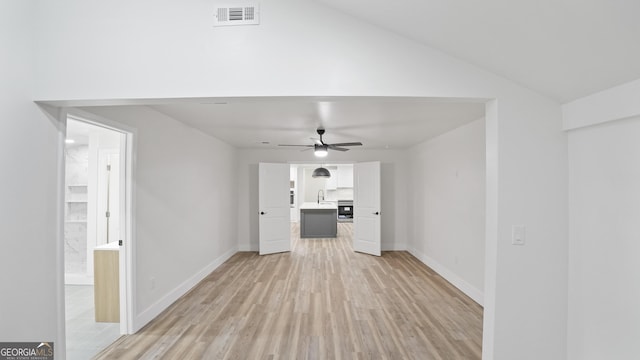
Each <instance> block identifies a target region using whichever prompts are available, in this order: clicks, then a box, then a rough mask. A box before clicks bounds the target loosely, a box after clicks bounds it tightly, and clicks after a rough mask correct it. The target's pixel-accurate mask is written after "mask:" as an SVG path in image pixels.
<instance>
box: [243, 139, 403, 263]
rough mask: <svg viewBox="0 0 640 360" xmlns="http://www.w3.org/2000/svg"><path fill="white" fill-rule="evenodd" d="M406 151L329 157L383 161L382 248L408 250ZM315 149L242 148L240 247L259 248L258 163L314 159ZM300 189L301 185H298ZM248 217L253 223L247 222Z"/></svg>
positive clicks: (343, 154) (357, 152) (336, 153)
mask: <svg viewBox="0 0 640 360" xmlns="http://www.w3.org/2000/svg"><path fill="white" fill-rule="evenodd" d="M405 157H406V153H405V151H403V150H366V151H365V150H356V149H353V150H350V151H348V152H346V153H338V152H334V153H332V154H330V155H329V157H328V161H331V162H337V161H341V162H345V161H353V162H359V161H378V160H379V161H380V162H381V179H380V180H381V192H382V198H381V206H382V211H381V213H382V214H383V217H382V225H381V227H382V229H381V230H382V239H381V241H382V249H383V250H391V249H396V250H404V249H406V240H407V231H406V229H407V215H406V214H407V189H406V179H407V178H406V174H407V167H406V166H407V165H406V160H405ZM314 161H315V159H314V156H313V153H309V152H305V153H301V152H300V151H296V150H266V149H265V150H256V149H242V150H239V151H238V201H239V202H238V244H239V247H240V250H243V251H257V250H258V240H259V233H258V163H260V162H280V163H286V162H304V163H313V162H314ZM298 189H300V188H298ZM247 221H248V222H249V226H247Z"/></svg>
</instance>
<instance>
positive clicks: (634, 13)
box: [315, 0, 640, 103]
mask: <svg viewBox="0 0 640 360" xmlns="http://www.w3.org/2000/svg"><path fill="white" fill-rule="evenodd" d="M315 1H317V2H319V3H323V4H326V5H328V6H331V7H333V8H335V9H338V10H340V11H342V12H345V13H347V14H350V15H352V16H354V17H357V18H360V19H362V20H365V21H367V22H370V23H372V24H374V25H378V26H380V27H383V28H385V29H387V30H390V31H393V32H395V33H398V34H401V35H403V36H406V37H409V38H411V39H414V40H416V41H419V42H421V43H424V44H425V45H428V46H431V47H433V48H436V49H439V50H442V51H443V52H445V53H448V54H449V55H453V56H455V57H458V58H459V59H462V60H465V61H467V62H469V63H472V64H475V65H477V66H480V67H482V68H485V69H486V70H489V71H491V72H494V73H496V74H499V75H502V76H504V77H506V78H509V79H511V80H513V81H516V82H518V83H520V84H521V85H524V86H525V87H528V88H530V89H532V90H535V91H537V92H539V93H541V94H544V95H547V96H548V97H551V98H553V99H555V100H557V101H559V102H561V103H564V102H568V101H571V100H575V99H577V98H580V97H583V96H586V95H590V94H592V93H595V92H598V91H601V90H604V89H607V88H610V87H613V86H616V85H620V84H622V83H625V82H629V81H632V80H635V79H639V78H640V21H639V20H638V16H639V15H640V1H637V0H483V1H469V0H394V1H388V0H386V1H382V0H315Z"/></svg>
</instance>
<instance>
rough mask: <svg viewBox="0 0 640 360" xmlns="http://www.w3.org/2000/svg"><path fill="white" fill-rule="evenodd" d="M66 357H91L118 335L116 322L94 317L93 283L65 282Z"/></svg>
mask: <svg viewBox="0 0 640 360" xmlns="http://www.w3.org/2000/svg"><path fill="white" fill-rule="evenodd" d="M65 292H66V302H65V303H66V318H67V319H66V324H67V359H68V360H87V359H91V358H92V357H93V356H94V355H96V354H97V353H98V352H99V351H100V350H102V349H104V348H105V347H107V346H108V345H110V344H111V343H113V342H114V341H115V340H116V339H118V338H119V337H120V324H117V323H98V322H95V319H94V307H93V306H94V305H93V286H91V285H66V286H65Z"/></svg>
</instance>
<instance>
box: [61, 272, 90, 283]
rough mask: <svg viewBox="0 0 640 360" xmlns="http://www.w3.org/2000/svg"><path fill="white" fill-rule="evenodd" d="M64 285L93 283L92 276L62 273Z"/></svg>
mask: <svg viewBox="0 0 640 360" xmlns="http://www.w3.org/2000/svg"><path fill="white" fill-rule="evenodd" d="M64 284H65V285H93V276H90V275H87V274H64Z"/></svg>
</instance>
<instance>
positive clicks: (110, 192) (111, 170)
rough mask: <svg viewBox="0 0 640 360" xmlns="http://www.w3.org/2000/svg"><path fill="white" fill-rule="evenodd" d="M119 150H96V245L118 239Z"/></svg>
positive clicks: (119, 203)
mask: <svg viewBox="0 0 640 360" xmlns="http://www.w3.org/2000/svg"><path fill="white" fill-rule="evenodd" d="M120 207H121V202H120V150H119V149H99V150H98V211H97V217H98V221H97V224H96V225H97V231H98V233H97V245H102V244H107V243H110V242H114V241H118V240H119V239H120Z"/></svg>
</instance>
